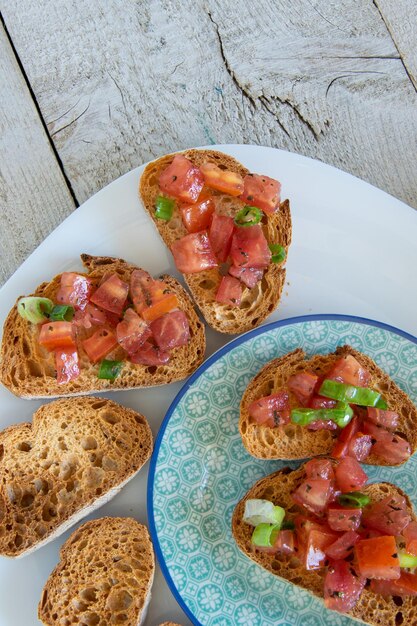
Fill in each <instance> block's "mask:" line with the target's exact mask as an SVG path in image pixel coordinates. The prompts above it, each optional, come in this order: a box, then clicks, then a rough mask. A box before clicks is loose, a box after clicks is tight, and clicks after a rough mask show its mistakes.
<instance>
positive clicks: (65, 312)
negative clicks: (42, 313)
mask: <svg viewBox="0 0 417 626" xmlns="http://www.w3.org/2000/svg"><path fill="white" fill-rule="evenodd" d="M73 317H74V309H73V307H72V306H69V305H68V304H56V305H55V306H54V308H53V309H52V311H51V313H50V315H49V319H50V320H51V321H52V322H70V321H71V320H72V318H73Z"/></svg>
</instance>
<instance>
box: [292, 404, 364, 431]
mask: <svg viewBox="0 0 417 626" xmlns="http://www.w3.org/2000/svg"><path fill="white" fill-rule="evenodd" d="M352 417H353V409H352V408H351V407H350V406H349V405H348V404H345V403H342V402H339V403H338V404H337V406H336V407H335V408H334V409H293V410H292V411H291V421H292V422H293V424H299V426H307V425H308V424H311V423H312V422H316V421H317V420H327V421H329V420H330V421H332V422H334V423H335V424H337V425H338V426H339V428H344V427H345V426H347V425H348V424H349V422H350V421H351V419H352Z"/></svg>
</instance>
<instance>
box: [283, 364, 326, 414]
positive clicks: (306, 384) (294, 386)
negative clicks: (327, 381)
mask: <svg viewBox="0 0 417 626" xmlns="http://www.w3.org/2000/svg"><path fill="white" fill-rule="evenodd" d="M318 380H319V377H318V376H316V374H313V372H299V373H298V374H294V375H293V376H291V377H290V378H289V379H288V381H287V387H288V389H289V390H290V391H291V392H292V393H293V394H294V395H295V397H296V398H297V401H298V402H299V403H300V404H301V405H302V406H308V405H309V402H310V400H311V399H312V397H313V393H314V389H315V387H316V385H317V382H318Z"/></svg>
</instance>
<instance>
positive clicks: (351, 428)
mask: <svg viewBox="0 0 417 626" xmlns="http://www.w3.org/2000/svg"><path fill="white" fill-rule="evenodd" d="M361 423H362V422H361V420H360V418H359V417H358V416H357V415H354V416H353V417H352V419H351V420H350V422H349V424H348V425H347V426H345V427H344V428H342V430H341V431H340V435H339V441H347V442H348V443H349V442H350V440H351V439H352V437H353V436H354V435H356V433H357V432H358V431H359V430H360V427H361Z"/></svg>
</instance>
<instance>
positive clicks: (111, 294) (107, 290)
mask: <svg viewBox="0 0 417 626" xmlns="http://www.w3.org/2000/svg"><path fill="white" fill-rule="evenodd" d="M128 292H129V285H128V284H127V283H125V282H124V281H123V280H120V278H119V277H118V276H117V274H111V276H109V278H107V280H105V281H104V282H103V283H101V285H100V286H99V287H98V288H97V290H96V291H95V292H94V293H93V295H92V296H91V298H90V301H91V302H93V303H94V304H96V305H97V306H99V307H101V308H102V309H105V310H106V311H110V312H111V313H116V315H121V314H122V311H123V307H124V305H125V302H126V298H127V294H128Z"/></svg>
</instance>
